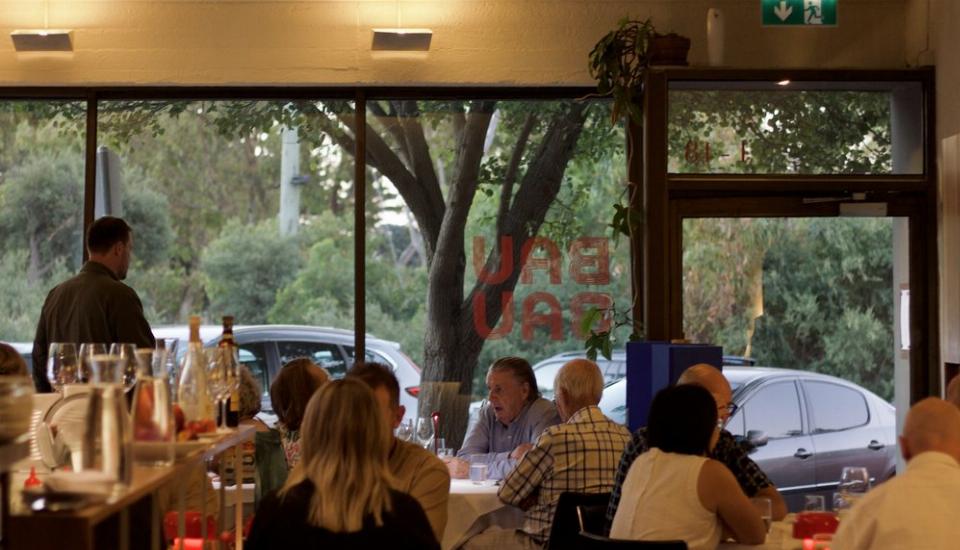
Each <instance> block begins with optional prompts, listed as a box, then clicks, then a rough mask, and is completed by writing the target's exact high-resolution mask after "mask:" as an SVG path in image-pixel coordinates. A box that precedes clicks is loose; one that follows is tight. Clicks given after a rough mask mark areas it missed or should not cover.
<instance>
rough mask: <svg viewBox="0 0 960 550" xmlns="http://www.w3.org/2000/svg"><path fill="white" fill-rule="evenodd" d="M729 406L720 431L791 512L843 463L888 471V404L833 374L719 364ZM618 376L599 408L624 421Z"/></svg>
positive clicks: (833, 481)
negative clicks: (739, 445)
mask: <svg viewBox="0 0 960 550" xmlns="http://www.w3.org/2000/svg"><path fill="white" fill-rule="evenodd" d="M723 374H724V375H725V376H726V377H727V380H729V381H730V386H731V387H732V388H733V402H734V403H736V404H737V411H736V412H735V413H734V414H733V416H731V417H730V420H729V421H728V423H727V430H729V431H730V432H731V433H732V434H733V435H734V436H736V437H738V438H739V439H741V440H742V442H743V444H744V445H748V446H749V447H750V448H751V449H752V450H751V458H753V459H754V460H755V461H756V462H757V464H758V465H759V466H760V468H762V469H763V471H764V472H766V474H767V475H768V476H770V479H772V480H773V482H774V483H775V484H776V485H777V487H778V488H779V489H780V491H781V493H782V494H783V495H784V497H785V498H786V500H787V505H788V506H789V507H790V509H791V510H797V509H798V508H800V507H801V506H802V502H801V501H802V498H803V495H804V494H812V493H820V494H824V495H825V496H826V497H827V498H826V501H827V502H830V497H831V495H832V493H833V491H834V490H836V488H837V485H838V483H839V480H840V474H841V472H842V470H843V467H844V466H866V467H867V469H868V470H869V471H870V477H871V478H872V479H874V481H875V482H880V481H884V480H886V479H889V478H890V477H892V476H893V475H894V473H895V471H896V462H897V438H896V415H895V410H894V407H893V405H891V404H890V403H887V402H886V401H884V400H883V399H881V398H880V397H879V396H877V395H875V394H874V393H872V392H870V391H868V390H866V389H864V388H861V387H860V386H858V385H856V384H853V383H851V382H847V381H846V380H841V379H839V378H836V377H833V376H827V375H823V374H817V373H813V372H805V371H798V370H789V369H778V368H769V367H724V369H723ZM626 387H627V384H626V379H624V380H620V381H618V382H615V383H613V384H610V385H608V386H607V387H606V388H605V389H604V392H603V399H602V400H601V401H600V408H601V409H602V410H603V412H604V414H606V415H607V416H609V417H610V418H612V419H613V420H615V421H617V422H621V423H626V420H627V416H626V413H627V409H626Z"/></svg>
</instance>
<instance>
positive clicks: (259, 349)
mask: <svg viewBox="0 0 960 550" xmlns="http://www.w3.org/2000/svg"><path fill="white" fill-rule="evenodd" d="M238 348H239V353H238V355H239V357H240V363H241V364H242V365H243V366H245V367H247V368H248V369H250V374H252V375H253V378H254V379H255V380H257V381H258V382H260V388H261V390H262V392H263V397H267V398H269V397H270V380H269V379H268V376H269V375H268V372H269V371H268V370H267V354H266V352H265V350H264V349H263V344H259V343H251V344H240V345H239V346H238Z"/></svg>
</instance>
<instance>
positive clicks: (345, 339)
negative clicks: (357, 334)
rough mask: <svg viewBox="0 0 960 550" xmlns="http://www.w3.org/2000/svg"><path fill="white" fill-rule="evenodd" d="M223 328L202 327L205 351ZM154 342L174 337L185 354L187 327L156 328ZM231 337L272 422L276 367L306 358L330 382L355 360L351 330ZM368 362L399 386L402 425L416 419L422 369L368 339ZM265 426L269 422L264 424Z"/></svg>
mask: <svg viewBox="0 0 960 550" xmlns="http://www.w3.org/2000/svg"><path fill="white" fill-rule="evenodd" d="M221 332H222V328H221V327H220V326H218V325H204V326H201V327H200V339H201V340H202V341H203V345H204V347H212V346H216V345H217V343H218V342H219V341H220V336H221ZM153 334H154V336H155V337H157V338H176V339H178V340H179V341H180V343H179V344H178V346H177V348H178V355H179V356H180V357H182V356H183V354H184V353H185V352H186V347H187V340H188V339H189V329H188V327H186V326H183V325H180V326H173V327H157V328H154V329H153ZM233 335H234V338H235V340H236V342H237V346H238V348H239V356H240V362H241V363H243V364H244V365H246V366H247V368H249V369H250V372H251V373H253V376H254V378H256V379H257V380H259V381H260V385H261V386H262V388H263V394H262V397H261V400H262V405H261V407H262V411H263V413H264V416H266V417H267V418H266V420H268V421H270V420H275V417H274V416H273V406H272V404H271V403H270V393H269V389H270V383H271V382H273V379H274V377H276V375H277V373H278V372H279V371H280V368H281V367H282V366H283V365H284V364H286V363H287V362H288V361H290V360H291V359H295V358H297V357H309V358H311V359H313V361H314V362H316V363H317V364H318V365H320V366H321V367H323V368H325V369H327V371H328V372H329V373H330V375H331V376H333V377H334V378H341V377H343V375H344V374H346V371H347V369H348V368H350V365H352V364H353V361H354V345H353V344H354V333H353V331H351V330H344V329H337V328H328V327H311V326H296V325H258V326H236V327H234V329H233ZM366 360H367V361H377V362H380V363H384V364H386V365H388V366H390V367H391V368H392V369H393V372H394V374H396V375H397V380H399V382H400V404H401V405H404V406H405V407H406V409H407V413H406V415H405V417H404V420H407V419H411V420H412V419H415V418H416V414H417V397H418V395H419V393H420V367H418V366H417V365H416V364H415V363H414V362H413V360H411V359H410V358H409V357H407V356H406V355H405V354H404V353H403V352H402V351H400V344H398V343H397V342H391V341H388V340H381V339H379V338H376V337H374V336H370V335H367V337H366ZM268 423H269V422H268Z"/></svg>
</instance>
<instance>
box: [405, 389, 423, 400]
mask: <svg viewBox="0 0 960 550" xmlns="http://www.w3.org/2000/svg"><path fill="white" fill-rule="evenodd" d="M404 389H405V390H406V392H407V393H409V394H410V395H411V396H413V397H418V398H419V397H420V386H410V387H408V388H404Z"/></svg>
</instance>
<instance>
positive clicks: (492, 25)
mask: <svg viewBox="0 0 960 550" xmlns="http://www.w3.org/2000/svg"><path fill="white" fill-rule="evenodd" d="M905 1H906V0H841V1H840V13H839V19H840V25H839V26H838V27H836V28H822V29H806V28H793V29H788V28H764V27H762V26H761V25H760V8H759V6H760V0H646V1H633V2H625V1H619V0H581V1H574V0H433V1H425V0H424V1H421V0H399V1H380V0H366V1H365V0H352V1H346V0H344V1H336V0H313V1H309V2H308V1H289V0H274V1H244V0H235V1H215V0H206V1H199V0H167V1H162V2H152V1H142V0H139V1H138V0H50V1H49V22H50V26H51V28H57V27H61V28H71V29H74V30H75V37H74V43H75V52H74V53H73V54H72V55H70V56H66V57H39V58H37V57H34V56H25V55H18V54H17V53H16V52H14V50H13V45H12V43H11V41H10V39H9V38H8V34H9V32H10V31H12V30H14V29H18V28H38V27H42V26H43V20H44V5H45V2H44V0H0V85H52V84H79V85H86V84H130V85H147V84H158V85H164V84H170V85H173V84H197V85H202V84H220V85H224V84H227V85H229V84H265V85H273V84H294V85H308V84H311V85H336V84H342V85H351V84H371V85H416V84H425V85H430V84H454V85H466V84H489V85H498V84H504V85H542V84H560V85H564V84H590V79H589V76H588V74H587V71H586V56H587V53H588V52H589V50H590V48H591V47H592V45H593V44H594V43H595V42H596V40H597V39H598V38H599V37H600V36H602V35H603V34H604V32H606V31H607V30H608V29H610V28H613V27H614V26H615V25H616V23H617V21H618V20H619V19H620V18H621V17H623V16H624V15H627V14H630V15H632V16H639V17H646V16H652V17H653V18H654V22H655V23H656V25H657V27H658V28H659V29H661V30H674V31H677V32H680V33H681V34H684V35H686V36H689V37H691V38H692V39H693V47H692V50H691V53H690V60H691V63H692V64H701V65H702V64H705V63H706V57H707V53H706V46H705V35H706V30H705V20H706V12H707V9H708V8H709V7H717V8H720V9H721V10H722V11H723V13H724V16H725V17H726V25H727V27H726V30H727V40H726V42H727V55H726V60H725V62H726V64H728V65H732V66H738V67H883V68H890V67H902V66H904V59H905V53H904V40H905V34H906V33H905V31H904V17H905ZM398 19H399V23H400V24H401V25H403V26H412V27H430V28H432V29H433V30H434V38H433V47H432V49H431V51H430V53H429V54H428V55H427V56H426V57H425V58H421V59H410V58H401V59H381V58H374V57H373V56H372V55H371V52H370V40H371V33H370V29H371V28H372V27H376V26H394V25H396V24H397V21H398Z"/></svg>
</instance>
